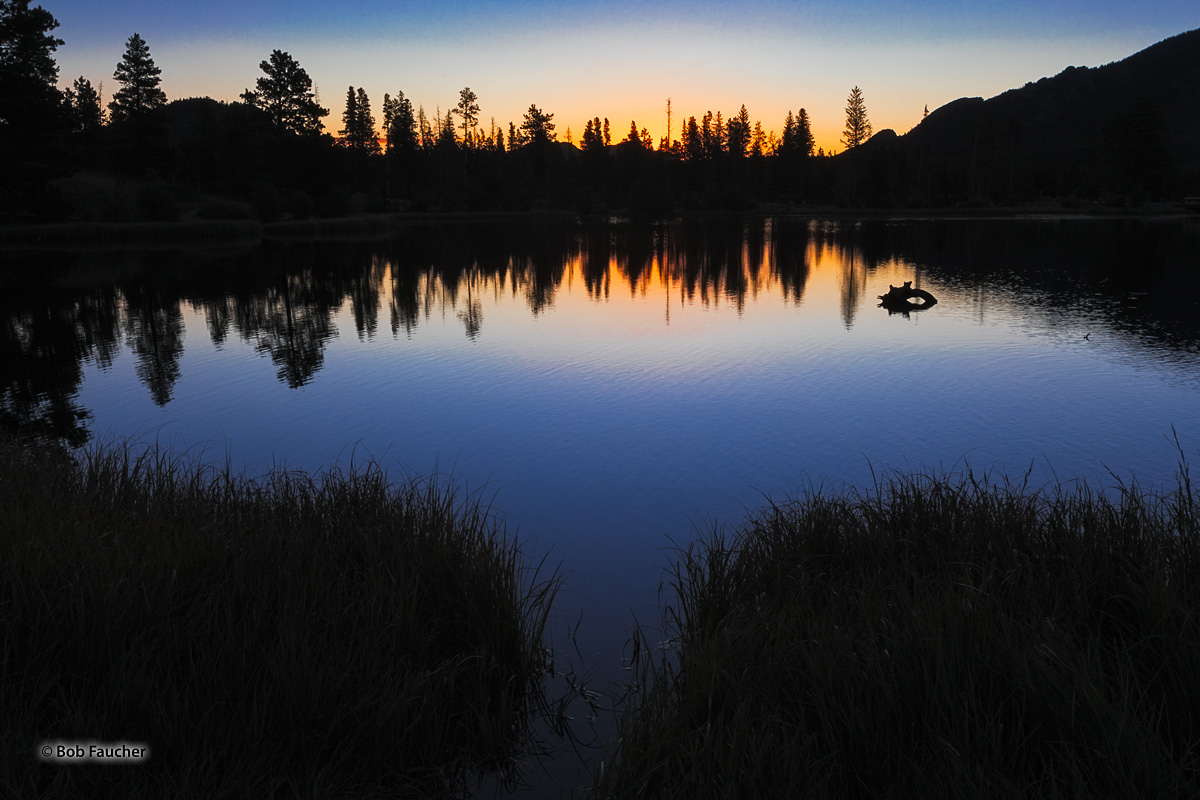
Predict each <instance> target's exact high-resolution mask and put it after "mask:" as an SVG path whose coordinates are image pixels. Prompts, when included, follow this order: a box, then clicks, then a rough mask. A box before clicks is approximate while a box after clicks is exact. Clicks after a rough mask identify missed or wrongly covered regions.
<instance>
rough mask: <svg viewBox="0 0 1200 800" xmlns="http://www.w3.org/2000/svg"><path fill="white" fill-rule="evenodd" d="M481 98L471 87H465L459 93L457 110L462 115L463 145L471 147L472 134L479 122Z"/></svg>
mask: <svg viewBox="0 0 1200 800" xmlns="http://www.w3.org/2000/svg"><path fill="white" fill-rule="evenodd" d="M478 100H479V98H478V97H477V96H476V95H475V93H474V92H472V91H471V87H470V86H467V87H464V88H463V90H462V91H460V92H459V93H458V106H457V108H456V110H457V111H458V115H459V116H460V117H462V132H463V137H462V138H463V146H464V147H470V146H471V144H472V142H471V139H472V135H473V134H474V132H475V126H476V125H478V124H479V103H478Z"/></svg>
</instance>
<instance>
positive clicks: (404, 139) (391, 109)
mask: <svg viewBox="0 0 1200 800" xmlns="http://www.w3.org/2000/svg"><path fill="white" fill-rule="evenodd" d="M383 102H384V107H383V130H384V136H385V141H386V143H387V149H388V152H391V151H393V150H396V151H399V152H402V153H408V152H412V151H414V150H416V149H417V145H418V139H417V136H418V133H417V119H416V117H414V116H413V107H412V101H411V100H409V99H408V98H407V97H405V96H404V92H398V93H397V95H396V99H395V100H392V99H391V98H390V97H388V96H387V95H386V94H385V95H384V96H383Z"/></svg>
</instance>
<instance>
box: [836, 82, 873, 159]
mask: <svg viewBox="0 0 1200 800" xmlns="http://www.w3.org/2000/svg"><path fill="white" fill-rule="evenodd" d="M870 138H871V122H870V120H868V119H867V104H866V103H865V102H864V101H863V94H862V90H861V89H859V88H858V87H857V86H855V87H854V89H853V90H852V91H851V92H850V97H848V98H847V99H846V128H845V130H844V131H843V132H842V144H844V145H846V149H847V150H853V149H854V148H855V147H858V146H859V145H861V144H862V143H863V142H865V141H866V140H867V139H870Z"/></svg>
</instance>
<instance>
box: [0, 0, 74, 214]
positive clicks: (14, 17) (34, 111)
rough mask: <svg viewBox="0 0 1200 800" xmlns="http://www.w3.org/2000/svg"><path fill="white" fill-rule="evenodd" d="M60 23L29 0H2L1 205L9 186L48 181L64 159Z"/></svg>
mask: <svg viewBox="0 0 1200 800" xmlns="http://www.w3.org/2000/svg"><path fill="white" fill-rule="evenodd" d="M57 27H58V20H56V19H55V18H54V16H53V15H52V14H51V13H50V12H49V11H46V10H45V9H44V8H42V7H41V6H37V7H35V8H30V7H29V0H0V164H2V165H3V166H2V167H0V206H2V205H5V202H4V200H5V195H6V192H5V191H4V189H3V187H4V186H5V185H10V184H16V183H18V182H22V181H25V180H33V181H36V180H40V179H43V178H45V177H48V176H50V175H51V174H52V173H53V172H55V171H57V170H58V169H61V165H62V163H63V159H62V157H61V153H60V152H58V149H57V143H58V142H59V141H61V134H62V133H64V132H65V129H66V127H67V122H68V121H67V119H66V115H64V114H63V113H62V112H63V109H62V94H61V93H60V92H59V91H58V87H57V85H56V84H57V83H58V65H57V64H55V62H54V51H55V50H56V49H57V48H58V46H59V45H61V44H62V43H63V41H62V39H58V38H56V37H55V36H53V35H52V34H51V31H53V30H54V29H55V28H57ZM13 197H15V195H13ZM17 202H20V201H17Z"/></svg>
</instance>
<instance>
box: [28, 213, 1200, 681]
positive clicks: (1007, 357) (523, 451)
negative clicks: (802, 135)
mask: <svg viewBox="0 0 1200 800" xmlns="http://www.w3.org/2000/svg"><path fill="white" fill-rule="evenodd" d="M1198 254H1200V229H1198V225H1197V223H1196V222H1195V221H1189V220H1182V219H1178V220H1160V221H1153V222H1149V221H1147V222H1138V221H1128V220H1063V219H1058V220H993V221H978V220H941V221H936V220H934V221H930V220H925V221H907V222H906V221H873V222H863V223H854V222H811V221H808V220H798V219H774V220H751V221H744V222H729V221H723V220H719V221H700V222H691V223H688V224H681V223H675V224H670V225H664V224H660V225H656V226H633V225H629V224H627V223H622V222H616V221H614V222H611V223H589V224H587V225H576V224H575V223H572V222H545V221H542V222H534V223H525V222H520V221H518V222H506V223H502V224H500V225H497V224H496V223H455V224H450V223H446V224H435V223H429V224H424V225H413V226H412V227H411V228H409V229H406V230H405V231H403V232H401V234H400V236H399V237H398V238H397V239H396V240H394V241H391V242H376V243H355V244H345V245H339V244H336V243H321V244H319V245H307V244H306V245H299V246H286V245H280V244H272V245H269V246H267V247H264V248H263V250H262V251H261V252H251V253H242V254H238V255H236V256H234V255H230V256H229V257H228V259H225V258H224V257H223V256H216V255H214V256H209V257H205V258H202V259H199V263H195V262H196V261H197V257H196V256H195V255H194V254H191V255H173V254H162V255H155V256H153V257H150V256H139V261H138V263H139V264H140V268H139V270H137V271H134V272H133V273H132V276H131V277H129V278H126V279H122V280H118V281H115V282H114V283H113V284H112V286H111V289H110V290H109V291H111V292H112V297H113V298H114V299H113V301H112V302H113V303H115V306H114V308H115V309H116V313H117V315H118V317H119V318H120V324H119V330H117V332H116V334H115V336H116V339H115V355H114V356H113V357H112V358H111V361H105V360H104V359H100V358H98V357H96V356H95V355H94V354H91V355H86V354H85V356H84V357H83V359H82V361H81V364H82V367H81V373H80V379H79V381H78V385H77V387H76V391H75V394H74V402H75V403H76V404H77V405H78V407H80V408H82V409H84V410H86V411H87V412H90V418H88V420H87V421H86V427H87V429H88V430H89V431H90V433H91V434H92V435H93V436H96V437H100V438H103V437H105V436H135V437H139V438H141V439H156V440H158V441H160V442H169V443H171V444H173V445H174V446H176V447H182V448H196V449H197V452H199V451H203V452H204V454H205V455H204V457H206V458H212V459H214V460H217V459H224V458H225V457H226V456H227V455H228V457H229V458H230V459H231V460H232V462H233V463H234V464H235V466H239V467H242V466H244V467H245V468H247V469H248V470H249V471H251V472H256V471H261V470H262V469H265V468H266V467H267V466H269V465H271V464H276V463H283V464H287V465H289V466H293V467H302V468H306V469H310V470H317V469H320V468H322V467H325V466H327V465H329V464H331V463H332V462H334V461H337V460H341V461H342V462H348V461H350V460H351V459H362V458H367V457H370V458H374V459H376V460H378V461H380V462H382V463H383V464H384V465H385V466H388V467H389V468H390V469H392V470H393V471H394V472H395V473H396V474H397V475H399V474H402V473H404V472H406V471H407V472H412V473H416V474H422V475H424V474H429V473H432V472H435V471H436V472H440V473H443V474H449V475H452V476H453V479H454V480H456V481H459V482H460V483H462V484H464V485H465V486H466V487H467V488H468V489H470V490H475V491H479V492H481V493H482V494H483V496H485V497H487V498H491V499H492V502H493V505H494V508H495V509H496V511H497V513H499V514H502V515H503V517H504V518H505V519H506V521H507V525H508V529H509V531H510V532H513V533H515V534H516V535H517V536H518V537H519V538H520V539H521V540H522V541H524V542H525V543H526V549H527V551H528V552H529V553H530V555H531V557H533V558H540V557H541V556H542V555H545V554H547V553H549V559H548V560H549V562H550V563H552V564H561V568H562V570H563V571H564V573H565V574H566V576H567V584H566V591H565V592H564V593H563V594H562V595H560V597H559V603H558V606H559V610H560V613H561V615H562V618H561V622H562V624H566V623H567V622H571V623H573V622H574V621H575V620H577V619H578V618H580V617H582V620H583V625H582V628H581V631H582V633H581V635H580V643H581V646H582V649H583V650H584V657H585V659H588V660H595V661H596V663H605V659H609V661H610V662H611V659H612V657H613V654H615V653H619V652H620V649H621V645H622V643H623V642H624V637H625V635H626V634H627V632H628V629H629V628H630V626H631V625H632V622H633V619H634V617H635V616H636V617H637V618H638V619H639V620H643V621H646V620H653V619H654V618H655V617H656V615H657V611H656V609H657V594H656V593H657V590H658V588H659V585H660V582H661V580H662V578H663V573H662V567H663V566H664V565H666V564H667V563H668V562H669V561H670V558H671V554H670V552H669V550H670V548H672V547H673V546H675V545H686V543H687V542H688V541H689V540H690V539H692V538H694V537H695V535H696V533H697V531H698V530H704V529H707V528H709V527H710V526H711V525H712V524H714V523H715V522H716V521H721V520H723V521H727V522H729V523H736V522H737V521H738V520H739V519H740V518H741V517H742V516H743V515H744V514H745V512H746V510H747V509H752V508H754V507H757V506H759V505H761V504H762V503H763V502H764V498H766V497H779V496H782V495H783V494H786V493H788V492H792V491H795V490H797V489H801V488H804V487H812V486H820V487H825V488H827V489H830V490H838V489H841V488H843V487H846V486H857V487H866V486H867V485H868V484H869V482H870V481H871V480H872V476H873V475H879V474H881V473H882V472H883V471H885V470H887V469H901V470H912V469H922V470H935V471H952V470H959V471H961V470H963V469H965V468H967V467H968V466H969V467H970V468H971V469H972V470H974V471H975V472H976V473H978V472H981V471H985V470H990V471H992V473H993V475H997V476H999V475H1002V474H1007V475H1009V476H1012V477H1017V478H1020V477H1022V476H1024V475H1025V473H1026V472H1029V473H1030V481H1031V483H1032V484H1033V485H1035V486H1036V485H1041V484H1043V483H1045V482H1047V481H1049V480H1051V479H1054V478H1057V479H1059V480H1063V481H1070V480H1076V479H1084V480H1087V481H1089V482H1090V483H1092V484H1094V485H1096V486H1105V487H1112V486H1114V485H1116V483H1117V481H1118V480H1121V481H1129V480H1130V479H1131V476H1136V478H1137V480H1138V481H1139V482H1140V483H1141V484H1143V485H1147V486H1169V485H1170V484H1171V481H1172V476H1173V473H1174V470H1175V468H1176V465H1177V462H1178V456H1179V453H1178V452H1177V450H1176V448H1175V444H1174V440H1173V437H1174V436H1175V435H1178V438H1179V440H1180V441H1181V442H1182V443H1183V445H1184V448H1185V451H1186V452H1188V454H1189V455H1190V456H1191V457H1192V458H1193V460H1194V461H1196V460H1200V459H1197V451H1198V448H1200V413H1197V412H1200V347H1198V345H1197V342H1200V335H1198V334H1197V320H1200V313H1198V309H1197V306H1196V303H1195V301H1194V300H1192V299H1190V298H1194V297H1196V296H1198V295H1197V294H1196V293H1195V292H1194V291H1192V290H1193V289H1194V288H1196V281H1197V276H1196V273H1197V270H1198V269H1200V267H1198V265H1197V260H1198ZM23 258H26V260H27V261H28V260H33V261H36V260H37V259H39V258H46V256H43V255H37V254H33V255H29V256H24V257H23ZM120 259H121V256H120V255H109V256H105V263H112V262H114V261H116V262H120ZM62 260H65V261H66V262H67V266H66V267H61V266H60V267H56V269H65V270H67V273H65V274H68V276H69V277H64V278H62V279H61V280H60V283H59V286H60V288H59V289H58V290H56V292H57V294H55V295H54V296H55V297H56V298H57V300H56V302H61V301H62V295H63V294H64V293H65V294H66V295H67V302H68V303H69V302H71V301H70V297H71V296H73V295H71V292H72V291H76V289H74V288H72V287H79V286H87V285H88V283H87V279H86V276H87V274H88V270H89V265H88V259H87V257H86V256H79V257H74V256H72V257H62V259H60V261H62ZM332 260H337V261H338V262H339V266H337V267H336V269H335V268H333V267H330V266H328V263H329V262H331V261H332ZM226 261H228V262H229V264H226V263H225V262H226ZM235 262H236V263H235ZM22 263H24V262H22ZM56 263H58V262H56ZM230 264H232V266H230ZM56 274H59V273H56ZM248 275H249V276H250V277H247V276H248ZM331 275H332V277H331ZM81 276H83V277H81ZM906 280H915V281H916V282H917V283H918V285H920V286H922V287H923V288H925V289H926V290H928V291H930V292H932V293H933V294H935V295H936V296H937V297H938V299H939V301H940V302H939V303H938V304H937V305H936V306H934V307H932V308H930V309H927V310H923V311H915V312H913V313H911V314H909V315H904V314H889V313H888V312H887V311H886V310H884V309H882V308H879V307H878V301H877V300H876V297H877V295H880V294H882V293H884V292H885V291H887V289H888V286H889V285H890V284H897V285H898V284H900V283H902V282H903V281H906ZM397 286H400V287H402V288H401V289H397V288H396V287H397ZM63 287H66V288H63ZM313 287H317V288H313ZM78 291H84V290H82V289H80V290H78ZM316 296H319V297H320V298H323V299H321V300H320V301H319V302H318V301H314V299H313V298H314V297H316ZM134 297H141V298H143V299H142V300H140V301H138V302H137V303H134V302H133V301H132V300H131V298H134ZM285 297H286V298H289V299H288V300H287V302H284V298H285ZM147 298H149V299H147ZM322 304H323V305H322ZM151 307H153V308H157V309H158V312H157V313H159V317H158V319H159V321H160V322H161V321H162V320H164V319H165V320H166V322H164V323H162V328H163V330H164V331H165V332H166V333H165V334H161V332H159V333H154V334H153V335H149V334H147V333H146V331H147V330H150V329H151V328H153V325H152V324H151V323H149V322H146V320H149V319H150V315H149V313H148V312H147V311H146V309H147V308H151ZM289 308H290V311H289ZM139 309H140V310H139ZM222 310H224V311H225V312H228V313H227V315H226V318H227V319H228V320H230V321H229V324H228V325H227V326H225V327H223V328H222V327H221V326H220V325H214V324H212V323H211V322H210V320H213V319H220V318H222V317H221V312H222ZM289 313H290V314H291V317H290V320H291V321H290V322H289V321H288V320H289ZM139 315H141V316H140V317H139ZM164 315H165V316H164ZM137 319H141V320H142V323H139V324H140V325H141V327H140V328H139V324H135V323H136V322H137ZM10 320H16V322H15V323H12V324H16V325H17V326H18V327H19V326H20V324H21V322H20V316H19V314H17V313H16V312H13V314H12V316H10ZM314 320H315V322H314ZM154 324H158V323H154ZM289 325H290V326H291V327H289ZM305 326H307V327H305ZM139 331H140V333H139ZM297 331H300V333H297ZM304 331H307V333H304ZM306 337H307V338H306ZM147 341H149V342H150V344H147ZM164 341H165V342H166V344H164ZM139 342H140V344H138V347H140V348H141V354H139V352H138V350H137V347H135V343H139ZM289 347H290V348H291V349H292V351H293V352H301V351H303V352H306V353H309V354H310V355H309V357H308V358H309V360H308V361H306V362H305V363H304V364H301V365H300V366H297V365H296V364H295V363H289V362H288V360H287V358H286V357H284V356H281V355H280V353H286V352H288V348H289ZM305 348H307V349H305ZM85 349H86V348H85ZM146 353H152V354H155V353H156V354H157V355H156V356H147V355H146ZM313 354H315V355H313ZM27 357H29V358H34V357H35V355H34V354H30V355H28V356H27ZM36 357H39V358H40V357H42V356H41V355H36ZM156 358H157V359H158V360H157V361H156V360H155V359H156ZM300 360H303V359H300ZM164 364H165V367H164ZM155 370H158V372H157V373H155ZM152 374H159V375H160V376H162V375H165V376H166V378H164V379H162V380H160V381H159V383H158V384H156V385H157V387H158V388H157V390H152V389H151V379H148V378H147V376H149V375H152ZM172 376H177V377H172ZM12 396H14V395H12V394H11V393H10V395H9V402H12V401H11V397H12ZM168 396H169V399H166V398H167V397H168ZM610 668H611V664H610V667H608V668H604V667H602V668H600V669H601V671H603V670H604V669H610Z"/></svg>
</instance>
